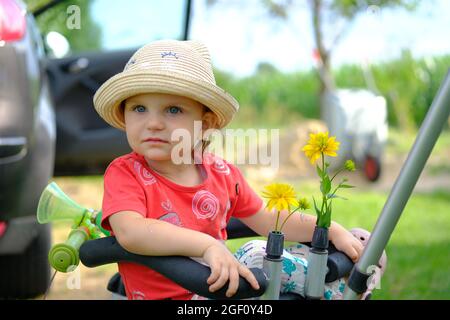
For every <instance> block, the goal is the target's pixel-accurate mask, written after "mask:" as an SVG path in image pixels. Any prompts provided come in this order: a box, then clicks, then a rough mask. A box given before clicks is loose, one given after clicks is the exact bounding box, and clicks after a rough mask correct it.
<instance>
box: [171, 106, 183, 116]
mask: <svg viewBox="0 0 450 320" xmlns="http://www.w3.org/2000/svg"><path fill="white" fill-rule="evenodd" d="M179 112H181V109H180V107H175V106H172V107H169V113H171V114H177V113H179Z"/></svg>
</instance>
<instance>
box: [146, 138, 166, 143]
mask: <svg viewBox="0 0 450 320" xmlns="http://www.w3.org/2000/svg"><path fill="white" fill-rule="evenodd" d="M144 142H153V143H168V141H166V140H162V139H159V138H148V139H145V140H144Z"/></svg>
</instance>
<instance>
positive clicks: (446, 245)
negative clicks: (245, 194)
mask: <svg viewBox="0 0 450 320" xmlns="http://www.w3.org/2000/svg"><path fill="white" fill-rule="evenodd" d="M352 191H353V192H351V193H350V192H348V193H347V194H346V196H348V197H349V198H350V200H349V201H336V202H335V206H334V210H333V220H335V221H337V222H339V223H340V224H342V225H344V226H345V227H346V228H352V227H356V226H358V227H362V228H365V229H367V230H373V228H374V226H375V223H376V220H377V217H378V215H379V214H380V212H381V211H382V209H383V206H384V203H385V202H386V199H387V194H384V193H379V192H355V190H352ZM449 207H450V192H448V191H437V192H434V193H429V194H413V196H412V197H411V198H410V201H409V202H408V204H407V206H406V208H405V210H404V212H403V214H402V217H401V219H400V220H399V222H398V224H397V227H396V229H395V230H394V233H393V234H392V236H391V239H390V241H389V243H388V246H387V248H386V253H387V255H388V267H387V271H386V273H385V275H384V277H383V278H382V281H381V288H380V289H379V290H375V292H374V295H373V299H390V300H391V299H420V300H422V299H449V298H450V277H449V271H450V270H449V266H450V256H449V254H448V252H450V236H449V234H448V227H449V226H450V215H449V214H448V211H449ZM246 240H248V239H244V240H232V241H231V242H230V244H229V247H230V248H231V250H232V251H234V250H236V249H237V248H238V247H239V245H241V244H243V242H245V241H246Z"/></svg>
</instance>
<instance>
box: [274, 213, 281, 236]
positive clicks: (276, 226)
mask: <svg viewBox="0 0 450 320" xmlns="http://www.w3.org/2000/svg"><path fill="white" fill-rule="evenodd" d="M278 219H280V211H278V210H277V221H276V222H275V231H278ZM280 230H281V228H280Z"/></svg>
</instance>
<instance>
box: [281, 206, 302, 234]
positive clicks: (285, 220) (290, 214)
mask: <svg viewBox="0 0 450 320" xmlns="http://www.w3.org/2000/svg"><path fill="white" fill-rule="evenodd" d="M298 209H300V207H298V208H297V209H295V210H294V211H292V212H291V213H289V215H288V216H287V217H286V219H284V221H283V223H282V224H281V227H280V231H281V230H283V226H284V224H285V223H286V222H287V220H288V219H289V217H290V216H292V215H293V214H294V213H295V211H297V210H298Z"/></svg>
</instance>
